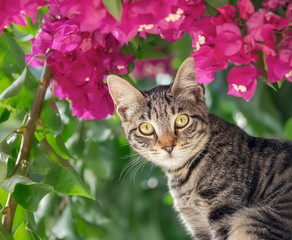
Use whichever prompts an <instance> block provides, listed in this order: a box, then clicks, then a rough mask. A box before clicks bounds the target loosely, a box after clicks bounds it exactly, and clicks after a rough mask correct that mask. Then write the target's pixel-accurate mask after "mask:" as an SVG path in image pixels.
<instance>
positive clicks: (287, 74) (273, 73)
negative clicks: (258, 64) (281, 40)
mask: <svg viewBox="0 0 292 240" xmlns="http://www.w3.org/2000/svg"><path fill="white" fill-rule="evenodd" d="M266 64H267V68H268V81H269V82H270V83H274V82H277V81H279V80H283V79H285V78H287V79H288V80H289V81H291V82H292V64H291V65H289V63H287V62H284V61H282V60H280V59H279V58H278V57H275V56H271V55H269V56H267V58H266Z"/></svg>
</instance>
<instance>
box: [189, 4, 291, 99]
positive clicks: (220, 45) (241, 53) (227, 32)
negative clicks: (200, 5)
mask: <svg viewBox="0 0 292 240" xmlns="http://www.w3.org/2000/svg"><path fill="white" fill-rule="evenodd" d="M287 3H288V1H286V0H282V1H278V0H266V1H265V2H264V3H263V5H264V6H265V7H266V8H262V9H259V10H257V11H255V9H254V6H253V4H252V2H251V1H250V0H239V2H238V4H237V8H235V7H234V6H233V5H226V6H222V7H220V8H218V9H217V11H218V14H217V16H214V17H210V16H205V17H202V18H200V19H199V20H197V21H196V22H194V24H193V25H192V27H191V30H190V34H191V36H192V39H193V47H194V52H193V53H192V56H193V57H194V60H195V63H196V66H195V69H196V71H197V77H198V81H199V82H201V83H209V82H211V81H213V79H214V73H215V72H216V71H217V70H219V69H226V68H227V66H228V64H227V61H229V62H232V63H235V64H236V65H237V66H235V67H234V68H233V69H232V70H231V72H230V73H229V76H228V78H227V81H228V86H229V91H228V94H232V95H235V96H238V97H243V98H244V99H246V100H247V101H249V100H250V99H251V98H252V96H253V95H254V92H255V89H256V85H257V78H258V77H259V76H262V75H264V72H267V75H268V81H269V82H270V83H273V82H276V81H279V80H283V79H285V78H287V79H288V80H290V81H292V38H291V37H292V32H291V29H290V28H291V11H292V4H291V3H290V4H289V5H288V7H287V11H286V16H285V17H280V16H279V15H276V14H275V13H273V12H271V11H270V10H269V9H270V8H271V9H276V8H278V7H280V6H284V5H286V4H287ZM289 24H290V25H289ZM258 61H264V62H265V63H266V66H263V67H262V68H260V69H257V68H256V67H255V65H257V62H258Z"/></svg>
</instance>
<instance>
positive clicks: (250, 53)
mask: <svg viewBox="0 0 292 240" xmlns="http://www.w3.org/2000/svg"><path fill="white" fill-rule="evenodd" d="M258 49H259V48H257V45H256V43H255V40H254V38H253V37H252V36H251V35H250V34H248V35H246V36H245V37H244V38H243V45H242V47H241V49H240V50H239V52H238V53H237V54H235V55H233V56H230V57H229V61H230V62H233V63H236V64H248V63H251V62H256V61H257V59H258V58H259V55H258V53H257V52H256V50H258Z"/></svg>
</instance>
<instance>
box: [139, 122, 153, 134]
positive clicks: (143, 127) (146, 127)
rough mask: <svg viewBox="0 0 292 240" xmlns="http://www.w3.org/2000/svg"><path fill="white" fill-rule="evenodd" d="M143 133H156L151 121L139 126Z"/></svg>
mask: <svg viewBox="0 0 292 240" xmlns="http://www.w3.org/2000/svg"><path fill="white" fill-rule="evenodd" d="M139 129H140V131H141V133H143V134H145V135H151V134H153V133H154V127H153V126H152V125H151V124H150V123H142V124H141V125H140V127H139Z"/></svg>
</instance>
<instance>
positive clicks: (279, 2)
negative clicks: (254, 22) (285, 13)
mask: <svg viewBox="0 0 292 240" xmlns="http://www.w3.org/2000/svg"><path fill="white" fill-rule="evenodd" d="M288 2H289V0H265V1H264V2H263V3H262V5H263V6H265V7H267V8H271V9H272V10H275V9H277V8H279V7H281V6H285V5H286V3H288Z"/></svg>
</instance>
